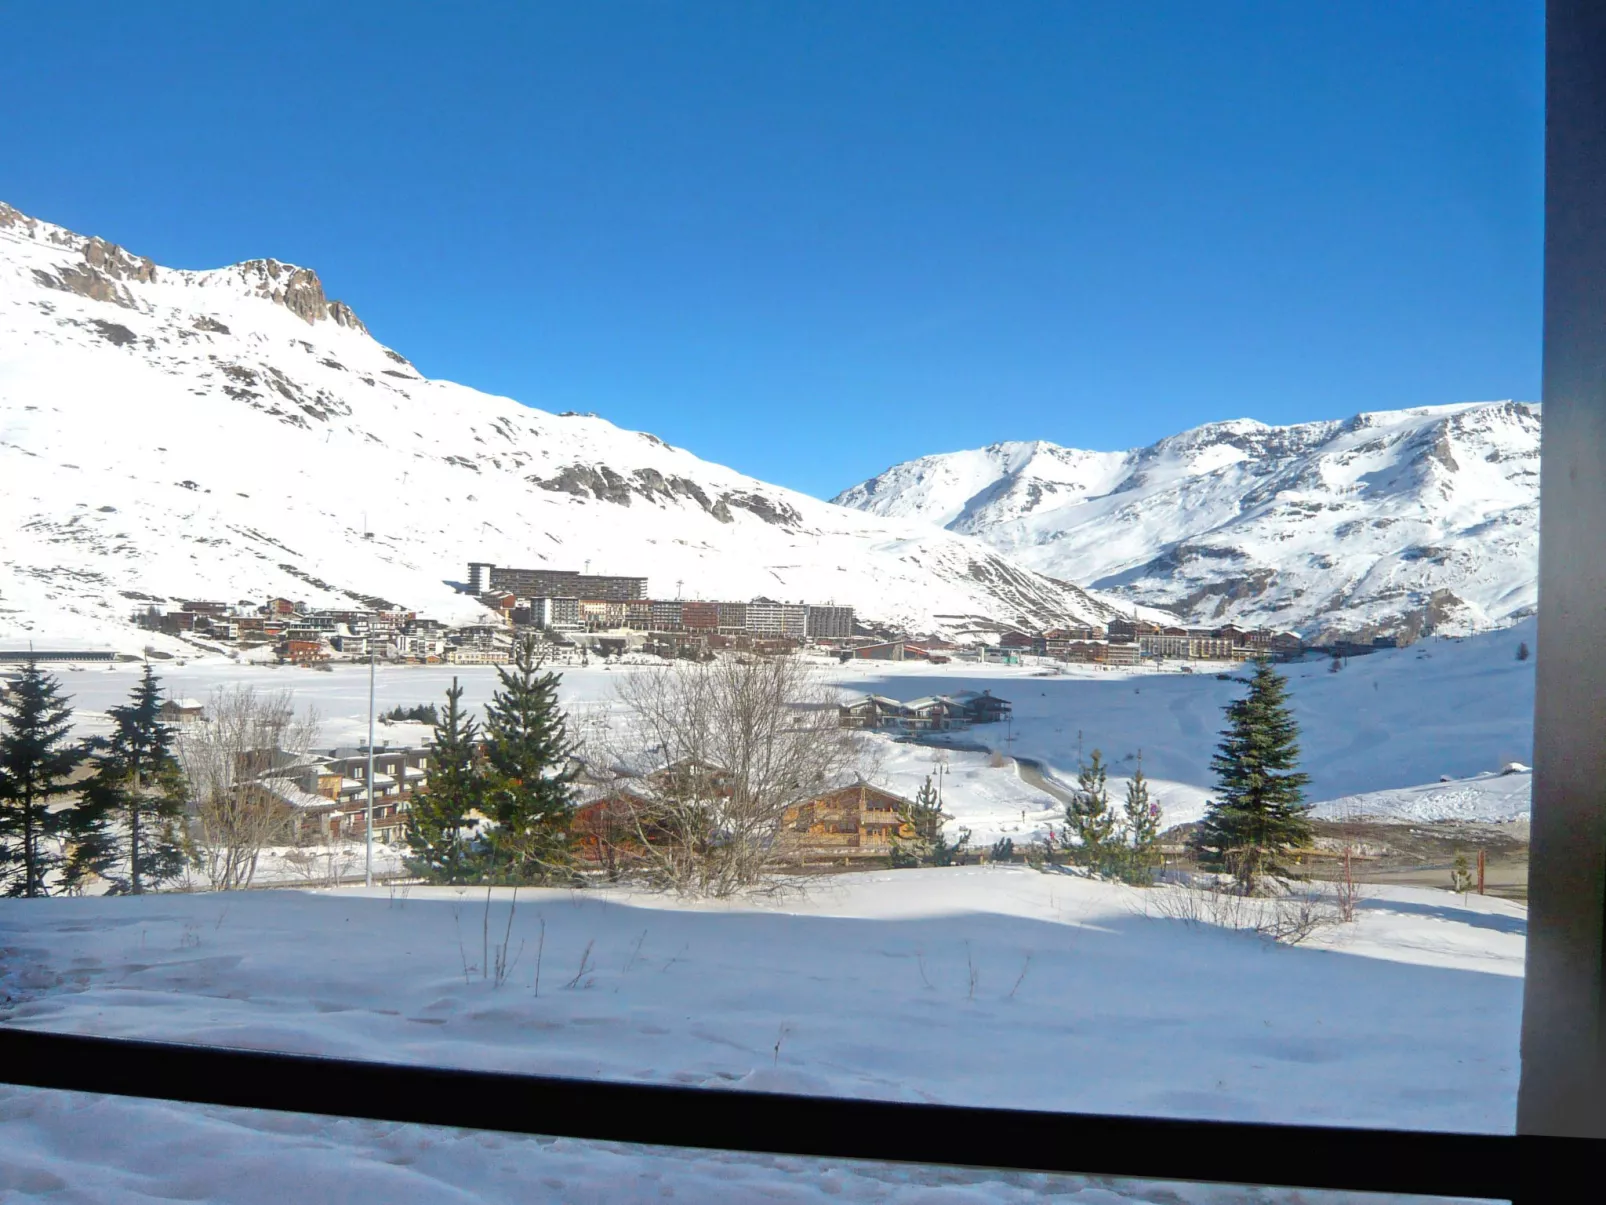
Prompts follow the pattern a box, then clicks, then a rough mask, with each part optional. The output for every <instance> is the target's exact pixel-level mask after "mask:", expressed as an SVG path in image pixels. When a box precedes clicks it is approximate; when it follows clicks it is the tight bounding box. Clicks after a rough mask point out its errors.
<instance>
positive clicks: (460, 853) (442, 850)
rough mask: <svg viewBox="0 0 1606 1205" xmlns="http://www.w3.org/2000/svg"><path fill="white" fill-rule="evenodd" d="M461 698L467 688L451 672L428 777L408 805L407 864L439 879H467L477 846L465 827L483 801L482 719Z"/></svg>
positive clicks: (441, 881) (440, 881) (431, 877)
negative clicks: (409, 854)
mask: <svg viewBox="0 0 1606 1205" xmlns="http://www.w3.org/2000/svg"><path fill="white" fill-rule="evenodd" d="M462 698H463V688H462V687H461V686H459V685H458V684H457V679H456V678H453V679H452V685H451V688H450V689H449V690H448V691H447V692H446V711H445V713H444V714H443V715H441V716H440V717H439V718H438V719H437V720H436V721H435V743H434V746H433V748H432V749H431V752H430V769H429V783H428V785H427V786H426V787H425V788H424V789H423V790H422V791H421V792H419V793H418V794H417V795H415V796H413V799H412V802H411V806H410V808H409V811H408V819H407V844H408V846H409V847H410V849H411V851H412V857H411V858H410V859H409V867H410V869H411V870H412V871H413V873H415V874H418V875H422V876H423V877H425V878H428V879H432V880H434V881H435V882H438V883H462V882H465V881H467V876H468V874H469V873H470V869H471V864H472V861H473V854H474V850H473V848H472V846H471V845H470V840H469V838H468V837H467V836H466V835H465V833H464V830H465V829H470V828H472V827H473V826H474V825H475V824H476V823H478V822H477V821H475V820H472V819H470V818H469V813H470V812H472V811H474V810H475V809H476V808H480V807H481V806H482V804H483V802H484V801H483V795H484V789H485V781H484V778H483V777H482V775H481V773H480V764H479V742H480V733H479V725H478V724H476V723H475V722H474V721H473V720H472V719H470V718H469V717H468V716H467V715H466V714H465V713H464V711H463V709H462V706H461V701H462ZM433 706H434V705H433V704H431V708H433Z"/></svg>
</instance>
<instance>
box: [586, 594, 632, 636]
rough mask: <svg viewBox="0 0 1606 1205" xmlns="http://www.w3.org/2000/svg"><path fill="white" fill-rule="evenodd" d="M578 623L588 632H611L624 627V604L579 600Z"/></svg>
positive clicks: (604, 600)
mask: <svg viewBox="0 0 1606 1205" xmlns="http://www.w3.org/2000/svg"><path fill="white" fill-rule="evenodd" d="M578 605H579V608H580V623H581V626H583V627H584V628H585V629H586V631H588V632H611V631H613V630H614V629H616V628H622V627H624V626H625V604H624V603H622V602H610V601H607V600H606V599H590V598H582V599H580V600H579V604H578Z"/></svg>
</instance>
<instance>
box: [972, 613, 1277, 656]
mask: <svg viewBox="0 0 1606 1205" xmlns="http://www.w3.org/2000/svg"><path fill="white" fill-rule="evenodd" d="M999 644H1000V646H1001V647H1003V648H1006V649H1011V648H1012V649H1019V650H1021V651H1023V652H1030V653H1032V654H1035V655H1036V656H1039V657H1051V658H1053V659H1055V660H1057V661H1086V662H1094V663H1097V664H1101V665H1140V664H1142V663H1144V662H1149V661H1248V660H1252V659H1255V658H1260V657H1266V658H1269V659H1271V660H1273V661H1292V660H1296V659H1298V658H1299V657H1300V656H1302V655H1303V654H1304V652H1305V644H1304V641H1302V640H1301V639H1300V637H1299V634H1298V633H1296V632H1281V631H1276V630H1273V629H1271V628H1241V627H1239V626H1238V625H1236V624H1231V623H1227V624H1222V625H1220V626H1219V627H1211V628H1188V627H1180V626H1174V625H1166V624H1158V623H1151V622H1148V621H1147V620H1142V619H1112V620H1110V622H1109V624H1108V625H1106V626H1096V625H1086V626H1083V627H1076V628H1057V629H1054V630H1052V631H1047V632H1036V633H1025V632H1006V633H1004V635H1003V637H1002V639H1000V641H999Z"/></svg>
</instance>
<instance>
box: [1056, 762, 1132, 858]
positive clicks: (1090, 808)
mask: <svg viewBox="0 0 1606 1205" xmlns="http://www.w3.org/2000/svg"><path fill="white" fill-rule="evenodd" d="M1107 777H1108V767H1106V766H1105V764H1104V755H1103V754H1102V753H1100V752H1099V751H1098V750H1097V749H1095V750H1093V758H1092V760H1091V761H1088V762H1083V763H1082V765H1081V767H1080V768H1079V769H1078V770H1077V774H1076V789H1075V790H1074V791H1073V792H1072V793H1071V802H1070V803H1068V804H1066V805H1065V827H1066V844H1067V845H1068V847H1069V848H1068V849H1067V853H1068V854H1069V856H1070V858H1071V859H1072V860H1073V861H1074V862H1076V864H1077V865H1079V866H1086V867H1087V868H1088V869H1090V870H1096V871H1103V872H1108V871H1110V870H1111V869H1114V868H1115V866H1116V865H1117V864H1118V863H1119V861H1120V855H1119V853H1118V851H1117V846H1118V841H1117V838H1116V817H1115V812H1114V811H1113V810H1111V808H1110V788H1109V784H1108V783H1107V782H1106V781H1105V780H1106V778H1107ZM1071 838H1075V840H1076V844H1074V845H1071V844H1070V839H1071Z"/></svg>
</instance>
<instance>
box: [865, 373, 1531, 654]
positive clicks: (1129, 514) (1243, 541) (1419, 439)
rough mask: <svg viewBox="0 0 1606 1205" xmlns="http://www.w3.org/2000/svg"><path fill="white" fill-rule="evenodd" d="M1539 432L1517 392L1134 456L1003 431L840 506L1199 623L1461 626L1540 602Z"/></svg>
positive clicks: (1214, 426) (1205, 436)
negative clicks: (967, 541) (931, 528)
mask: <svg viewBox="0 0 1606 1205" xmlns="http://www.w3.org/2000/svg"><path fill="white" fill-rule="evenodd" d="M1539 424H1540V410H1539V407H1538V405H1537V404H1533V403H1525V402H1515V401H1502V402H1484V403H1457V404H1452V405H1439V406H1420V407H1412V408H1410V409H1404V410H1392V411H1373V412H1369V413H1362V414H1357V415H1355V416H1353V417H1352V418H1349V419H1347V420H1325V421H1318V422H1309V423H1297V424H1293V425H1290V426H1281V427H1279V426H1273V425H1269V424H1266V423H1262V422H1258V421H1256V420H1253V419H1233V420H1229V421H1225V422H1214V423H1206V424H1204V425H1202V426H1199V427H1195V428H1192V429H1190V430H1187V431H1183V432H1179V433H1178V434H1176V435H1172V436H1168V437H1166V438H1164V439H1161V440H1159V441H1157V442H1156V443H1154V444H1151V445H1149V446H1147V447H1143V448H1134V449H1131V450H1128V451H1125V452H1088V451H1082V450H1079V449H1074V448H1064V447H1060V446H1058V445H1055V444H1051V443H1046V442H1043V441H1036V442H1033V443H999V444H992V445H989V446H988V447H986V448H982V449H978V450H975V451H968V452H951V453H944V454H940V455H935V456H923V457H920V458H919V459H917V460H911V461H908V462H906V463H904V464H901V465H894V466H893V467H892V468H890V469H888V470H887V471H886V472H884V473H881V474H878V475H877V476H876V477H873V478H871V479H870V480H869V481H866V482H863V483H861V484H859V485H857V486H854V487H853V488H851V489H848V490H845V491H843V492H842V493H841V494H839V495H838V496H837V497H836V499H835V501H836V502H837V503H838V504H840V505H844V506H851V507H854V508H856V509H859V510H865V511H869V512H871V513H874V514H879V515H885V516H889V517H891V516H898V517H904V518H923V519H926V520H928V521H930V522H936V523H941V524H942V525H943V526H945V527H947V528H948V529H949V530H952V531H959V532H964V533H966V534H969V535H974V536H977V537H979V538H981V539H983V540H985V541H987V542H988V543H989V544H991V545H992V546H993V547H995V548H997V549H999V550H1000V551H1003V552H1007V553H1008V554H1009V555H1011V556H1013V557H1014V558H1016V559H1017V560H1020V561H1023V562H1025V563H1026V564H1028V565H1031V566H1032V567H1033V568H1035V569H1037V570H1038V571H1039V572H1042V573H1047V574H1050V575H1054V576H1058V577H1064V578H1068V579H1072V580H1076V581H1083V582H1090V583H1091V584H1092V585H1093V586H1094V587H1095V588H1097V589H1100V590H1105V591H1109V592H1111V593H1113V594H1114V595H1116V596H1117V597H1125V598H1129V599H1132V600H1133V601H1135V602H1141V603H1145V604H1148V605H1150V606H1155V607H1166V608H1170V609H1172V610H1173V611H1175V612H1176V613H1177V614H1179V615H1182V616H1184V617H1186V618H1188V619H1190V620H1194V621H1199V622H1204V621H1220V620H1223V619H1233V620H1237V621H1240V622H1246V623H1266V624H1269V625H1274V626H1279V627H1297V628H1299V629H1300V630H1301V631H1303V632H1304V633H1305V634H1306V635H1307V636H1312V637H1317V638H1320V637H1323V636H1340V635H1367V634H1376V633H1379V632H1400V633H1406V634H1417V633H1421V632H1424V631H1443V632H1466V631H1472V630H1476V629H1478V628H1480V627H1485V626H1489V625H1492V624H1505V623H1511V622H1515V621H1517V620H1519V619H1521V618H1523V617H1524V616H1526V615H1528V614H1531V613H1532V611H1533V608H1534V605H1535V600H1536V595H1537V544H1538V488H1539V486H1538V482H1539V478H1538V456H1539ZM1026 448H1030V449H1032V452H1031V454H1030V455H1024V456H1023V455H1021V454H1020V453H1021V450H1022V449H1026Z"/></svg>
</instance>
